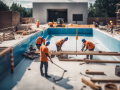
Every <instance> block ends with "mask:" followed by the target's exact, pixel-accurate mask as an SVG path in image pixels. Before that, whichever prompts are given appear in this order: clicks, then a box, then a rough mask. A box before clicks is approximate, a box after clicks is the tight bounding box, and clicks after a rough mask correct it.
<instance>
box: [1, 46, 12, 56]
mask: <svg viewBox="0 0 120 90" xmlns="http://www.w3.org/2000/svg"><path fill="white" fill-rule="evenodd" d="M10 49H11V47H8V48H6V49H4V50H3V51H2V52H0V57H1V56H3V55H4V54H6V53H7V52H9V51H10Z"/></svg>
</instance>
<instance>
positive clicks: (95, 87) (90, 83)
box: [82, 78, 99, 90]
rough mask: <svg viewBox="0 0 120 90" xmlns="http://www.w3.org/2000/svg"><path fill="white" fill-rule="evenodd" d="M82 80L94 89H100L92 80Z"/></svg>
mask: <svg viewBox="0 0 120 90" xmlns="http://www.w3.org/2000/svg"><path fill="white" fill-rule="evenodd" d="M82 82H83V83H85V84H86V85H88V86H89V87H91V88H92V89H93V90H99V88H98V87H97V86H96V85H95V84H94V83H93V82H92V81H88V80H86V79H85V78H82Z"/></svg>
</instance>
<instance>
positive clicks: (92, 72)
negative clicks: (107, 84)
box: [85, 70, 104, 75]
mask: <svg viewBox="0 0 120 90" xmlns="http://www.w3.org/2000/svg"><path fill="white" fill-rule="evenodd" d="M85 73H86V74H103V75H104V72H98V71H89V70H86V71H85Z"/></svg>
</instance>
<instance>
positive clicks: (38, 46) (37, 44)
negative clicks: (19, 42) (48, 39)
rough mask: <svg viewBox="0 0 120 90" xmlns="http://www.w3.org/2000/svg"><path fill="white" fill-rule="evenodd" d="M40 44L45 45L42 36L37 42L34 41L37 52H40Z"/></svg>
mask: <svg viewBox="0 0 120 90" xmlns="http://www.w3.org/2000/svg"><path fill="white" fill-rule="evenodd" d="M42 43H43V44H44V45H45V39H44V36H42V37H38V38H37V40H36V46H37V48H38V49H39V50H40V46H41V44H42Z"/></svg>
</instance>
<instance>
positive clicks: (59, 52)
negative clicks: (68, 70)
mask: <svg viewBox="0 0 120 90" xmlns="http://www.w3.org/2000/svg"><path fill="white" fill-rule="evenodd" d="M99 52H100V51H86V52H82V51H77V52H76V51H58V52H55V51H53V52H50V53H51V54H53V55H59V54H62V53H66V54H69V53H70V54H72V53H82V54H84V55H86V53H89V54H88V55H90V53H93V54H95V53H97V54H99ZM35 53H36V54H39V53H40V51H35ZM104 53H107V54H108V53H118V52H106V51H102V54H104Z"/></svg>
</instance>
